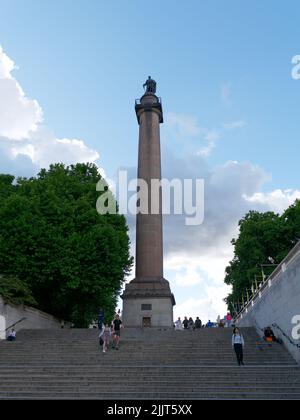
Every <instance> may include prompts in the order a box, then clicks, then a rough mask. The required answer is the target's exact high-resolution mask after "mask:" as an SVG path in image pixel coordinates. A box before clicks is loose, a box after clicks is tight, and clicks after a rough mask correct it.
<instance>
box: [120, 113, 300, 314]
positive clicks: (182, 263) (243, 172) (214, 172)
mask: <svg viewBox="0 0 300 420" xmlns="http://www.w3.org/2000/svg"><path fill="white" fill-rule="evenodd" d="M185 121H187V120H185ZM190 121H194V120H193V119H191V120H190ZM243 126H244V123H243V124H242V122H233V123H230V124H228V127H227V128H226V129H236V128H240V127H243ZM190 132H193V133H195V136H196V130H191V131H190ZM162 162H163V178H166V179H168V180H172V179H175V178H176V179H180V180H184V179H191V180H193V181H194V182H195V180H196V179H203V180H204V182H205V200H204V222H203V224H201V225H198V226H186V223H185V219H186V215H184V214H183V215H174V214H171V215H165V216H164V253H165V273H166V278H167V279H170V280H171V287H172V290H173V292H174V293H175V297H176V299H177V301H178V305H177V306H176V308H175V314H176V316H184V315H189V316H190V315H192V316H201V317H203V319H205V316H207V318H208V317H211V318H212V319H213V320H215V319H216V318H217V316H218V315H221V316H223V315H224V314H225V313H226V304H225V303H224V298H225V297H226V296H227V295H228V293H229V292H230V288H229V287H228V286H226V285H225V284H224V275H225V268H226V266H227V265H228V263H229V261H230V260H231V259H232V258H233V247H232V245H231V240H232V238H234V237H237V236H238V233H239V232H238V221H239V220H240V219H241V218H242V217H244V215H245V214H246V213H247V212H248V211H249V210H259V211H268V210H274V211H279V210H280V211H282V210H283V209H285V208H287V207H288V206H289V205H290V204H291V203H292V202H294V200H295V199H296V198H297V197H300V191H294V190H286V191H281V190H277V191H271V192H269V193H263V192H262V189H263V187H264V186H265V184H266V183H267V182H268V181H269V180H270V179H271V175H270V174H268V173H267V172H266V171H265V170H264V169H263V168H261V167H260V166H258V165H255V164H253V163H251V162H237V161H227V162H225V163H223V164H222V165H218V166H213V167H211V166H210V165H209V164H208V161H207V159H206V156H205V154H200V153H196V154H190V155H186V156H184V157H182V156H181V157H178V156H176V155H175V154H174V152H172V150H170V148H169V147H168V146H165V142H164V141H162ZM135 176H136V168H130V170H129V171H128V179H129V180H130V179H133V178H135ZM171 208H172V206H171ZM127 220H128V223H129V225H130V231H131V240H132V243H133V244H134V242H135V217H134V216H132V215H129V216H128V217H127ZM133 250H134V246H133ZM191 295H192V296H195V297H194V298H192V299H191V298H189V297H188V296H191Z"/></svg>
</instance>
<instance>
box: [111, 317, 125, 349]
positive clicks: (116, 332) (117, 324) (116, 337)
mask: <svg viewBox="0 0 300 420" xmlns="http://www.w3.org/2000/svg"><path fill="white" fill-rule="evenodd" d="M112 325H113V349H116V350H119V342H120V336H121V328H123V323H122V321H121V319H120V315H119V314H117V315H116V317H115V319H114V320H113V323H112Z"/></svg>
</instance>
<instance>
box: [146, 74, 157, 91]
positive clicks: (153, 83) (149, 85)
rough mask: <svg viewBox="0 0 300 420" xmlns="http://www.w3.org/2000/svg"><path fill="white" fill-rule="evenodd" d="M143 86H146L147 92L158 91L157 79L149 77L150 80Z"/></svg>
mask: <svg viewBox="0 0 300 420" xmlns="http://www.w3.org/2000/svg"><path fill="white" fill-rule="evenodd" d="M143 88H146V90H145V93H154V94H155V93H156V81H155V80H153V79H152V78H151V76H149V77H148V80H146V82H145V83H144V84H143Z"/></svg>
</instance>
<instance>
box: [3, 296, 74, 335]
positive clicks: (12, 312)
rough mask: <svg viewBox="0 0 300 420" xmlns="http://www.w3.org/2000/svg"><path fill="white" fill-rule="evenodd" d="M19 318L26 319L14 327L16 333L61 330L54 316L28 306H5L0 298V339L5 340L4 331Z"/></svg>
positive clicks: (59, 323) (59, 322)
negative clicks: (31, 330) (26, 330)
mask: <svg viewBox="0 0 300 420" xmlns="http://www.w3.org/2000/svg"><path fill="white" fill-rule="evenodd" d="M21 318H26V319H25V320H24V321H22V322H20V323H19V324H17V325H16V326H15V327H14V328H15V330H16V331H17V332H18V330H21V329H52V328H61V321H60V320H59V319H57V318H55V317H54V316H52V315H49V314H47V313H45V312H42V311H39V310H38V309H35V308H31V307H29V306H24V305H19V306H15V305H10V304H9V305H8V304H5V303H4V301H3V299H2V298H1V296H0V339H5V329H6V328H8V327H10V326H11V325H12V324H14V323H15V322H17V321H19V320H20V319H21ZM68 326H69V325H68V324H67V325H66V327H68Z"/></svg>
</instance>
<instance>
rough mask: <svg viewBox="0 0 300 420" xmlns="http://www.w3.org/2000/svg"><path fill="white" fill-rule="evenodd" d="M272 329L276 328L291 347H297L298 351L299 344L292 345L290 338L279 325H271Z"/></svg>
mask: <svg viewBox="0 0 300 420" xmlns="http://www.w3.org/2000/svg"><path fill="white" fill-rule="evenodd" d="M272 327H274V328H277V329H278V330H279V331H280V332H281V334H282V335H283V336H284V337H285V338H286V339H287V340H288V341H289V342H290V343H291V344H292V345H293V346H295V347H297V348H298V349H300V344H296V343H294V341H293V340H292V339H291V337H289V336H288V335H287V334H286V333H285V332H284V331H283V330H282V328H280V327H279V325H277V324H275V323H274V324H272Z"/></svg>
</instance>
